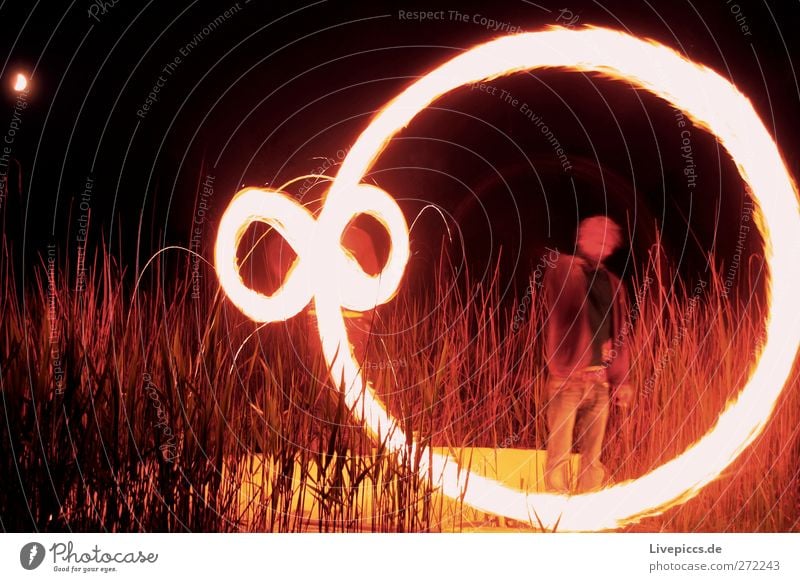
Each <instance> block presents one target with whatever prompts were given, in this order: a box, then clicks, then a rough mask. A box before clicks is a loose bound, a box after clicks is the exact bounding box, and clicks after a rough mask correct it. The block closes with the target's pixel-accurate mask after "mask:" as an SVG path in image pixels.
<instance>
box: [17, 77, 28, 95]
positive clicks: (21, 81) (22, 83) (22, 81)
mask: <svg viewBox="0 0 800 582" xmlns="http://www.w3.org/2000/svg"><path fill="white" fill-rule="evenodd" d="M27 86H28V78H27V77H26V76H25V75H23V74H22V73H17V78H16V80H15V81H14V91H24V90H25V88H26V87H27Z"/></svg>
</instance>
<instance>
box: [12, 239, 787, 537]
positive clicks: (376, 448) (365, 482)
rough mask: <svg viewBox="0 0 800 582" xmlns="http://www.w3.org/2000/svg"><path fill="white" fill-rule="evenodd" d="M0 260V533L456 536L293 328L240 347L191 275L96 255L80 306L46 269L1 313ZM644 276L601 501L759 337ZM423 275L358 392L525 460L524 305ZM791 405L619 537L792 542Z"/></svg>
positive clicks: (713, 410) (303, 331) (416, 428)
mask: <svg viewBox="0 0 800 582" xmlns="http://www.w3.org/2000/svg"><path fill="white" fill-rule="evenodd" d="M3 250H4V255H3V258H2V265H1V266H2V270H1V271H0V286H1V287H2V288H1V289H0V292H2V303H0V305H2V312H1V313H0V317H1V320H0V382H1V384H0V389H2V399H0V408H1V409H2V411H1V413H0V427H2V428H0V458H1V459H2V460H1V461H0V527H2V529H3V530H5V531H31V530H41V531H243V530H250V531H308V530H320V531H441V530H451V529H456V530H458V529H459V528H460V527H461V525H462V522H460V521H459V520H458V519H457V518H456V519H455V520H453V519H449V518H446V517H445V516H444V515H443V514H442V510H441V504H439V503H436V501H435V497H436V496H435V495H433V492H432V491H431V489H430V486H429V485H428V484H427V483H425V482H423V481H421V480H420V479H419V478H418V477H417V474H416V471H415V467H414V464H415V460H414V459H406V460H400V461H398V459H396V458H393V457H392V455H389V454H387V453H386V451H385V450H384V449H383V447H382V445H381V443H374V442H372V441H371V440H370V439H368V438H367V437H366V436H365V435H364V434H363V431H362V430H361V428H360V427H359V426H357V425H356V424H355V423H354V421H353V419H352V417H351V416H350V414H349V411H348V410H347V409H346V408H345V406H344V405H343V402H342V400H341V398H340V397H339V395H338V393H337V392H336V391H335V390H334V389H333V388H332V387H331V385H330V382H329V381H328V377H327V372H326V369H325V363H324V361H323V359H322V357H321V355H320V351H319V345H318V342H319V340H318V339H315V336H314V333H313V330H311V329H310V328H309V320H308V318H307V317H305V316H299V317H295V318H293V319H292V320H289V321H288V322H285V323H281V324H271V325H269V326H258V325H256V324H254V323H252V322H251V321H249V320H248V319H246V318H245V317H244V316H242V315H241V314H240V313H239V312H238V311H237V310H236V309H235V308H234V307H233V306H232V305H231V304H229V303H228V302H227V301H226V300H225V299H224V297H223V296H222V294H221V293H220V292H219V290H218V288H217V286H216V284H215V283H216V282H215V279H214V277H213V272H212V271H211V270H206V271H205V272H204V277H203V278H202V279H201V282H200V285H201V288H200V289H199V291H200V292H199V298H193V297H192V294H193V292H195V291H197V289H195V288H194V287H193V282H192V278H191V274H190V269H191V262H190V260H188V259H187V260H186V261H185V264H183V267H182V268H181V269H179V270H178V272H170V273H167V272H166V264H167V263H166V262H165V260H164V255H160V256H159V257H157V258H156V259H155V260H154V261H153V263H152V264H151V265H150V267H149V268H148V271H147V273H146V276H144V277H143V278H142V280H141V282H140V285H139V286H138V287H136V289H135V290H132V289H131V288H130V284H125V283H123V276H122V269H121V267H120V266H119V265H118V264H117V263H116V262H115V260H114V259H113V257H112V255H111V254H110V253H109V252H108V251H107V250H106V249H105V248H102V247H101V248H98V249H97V250H96V252H95V254H94V259H93V264H92V265H91V268H89V270H88V272H89V279H88V280H87V282H86V283H87V284H86V285H85V288H83V289H78V288H77V287H76V285H75V281H74V280H72V279H71V278H70V277H69V276H68V271H67V268H66V267H65V266H60V267H59V268H57V269H56V270H55V271H54V273H53V276H52V277H48V274H47V271H46V269H45V268H44V266H45V263H43V266H42V268H38V269H37V273H38V275H37V278H36V279H35V280H33V281H32V283H31V284H30V285H28V286H27V288H26V289H24V290H23V291H22V292H18V291H17V285H16V283H15V280H14V275H13V273H12V271H11V269H10V267H9V264H10V263H9V259H8V256H7V254H6V246H5V241H4V247H3ZM710 264H714V261H713V260H712V261H710ZM664 265H665V263H664V260H663V257H662V256H661V251H660V249H659V248H658V247H656V248H654V249H653V251H652V254H651V256H650V257H648V258H647V259H646V260H644V261H642V264H641V266H640V267H639V268H638V269H636V272H635V273H633V276H632V288H633V289H635V290H639V293H638V295H639V297H640V300H641V301H640V305H639V308H638V312H637V314H636V315H635V317H634V318H633V325H632V328H631V337H632V341H633V346H634V366H633V370H632V374H633V380H634V383H635V384H636V385H637V386H639V387H640V390H639V394H638V395H637V398H636V400H635V403H634V405H633V407H632V408H631V409H630V410H629V411H628V412H625V413H622V412H620V411H619V410H616V409H615V410H614V412H613V413H612V416H611V418H610V424H609V428H608V433H607V439H606V447H605V449H604V459H605V460H606V463H607V465H608V466H609V468H610V469H611V470H612V472H613V478H614V479H615V480H622V479H628V478H631V477H635V476H638V475H642V474H644V473H646V472H647V471H649V470H650V469H652V468H654V467H656V466H657V465H659V464H661V463H663V462H664V461H665V460H668V459H669V458H671V457H672V456H673V455H675V454H676V453H679V452H681V451H682V450H684V449H685V448H686V447H687V446H688V445H690V444H691V443H692V442H694V441H695V440H697V438H699V437H700V436H701V435H702V434H704V433H705V432H706V431H707V430H708V429H709V428H710V427H711V426H712V425H713V422H714V420H715V418H716V416H717V415H718V414H719V412H720V411H721V410H722V409H723V407H724V404H725V402H726V401H727V400H728V399H729V398H731V397H732V396H734V395H735V393H736V392H737V391H738V390H739V389H740V388H741V386H742V385H743V384H744V381H745V379H746V376H747V372H748V370H750V369H751V366H752V365H753V346H754V345H755V344H756V342H757V341H759V338H760V337H761V328H762V327H763V323H761V322H762V321H763V317H762V315H763V309H764V306H763V305H762V304H760V303H759V302H757V301H756V302H751V303H748V304H746V305H745V304H741V303H740V302H739V301H738V300H734V299H733V298H732V297H729V296H726V294H725V285H724V280H723V273H721V272H719V271H714V270H713V269H712V270H711V271H710V272H709V273H708V274H707V276H706V278H705V281H704V282H705V287H704V288H703V289H702V290H701V292H699V293H695V289H693V288H692V289H687V288H684V287H682V286H681V285H680V284H677V285H675V284H672V283H671V282H672V281H673V280H675V273H674V270H672V269H670V268H668V267H665V266H664ZM436 271H437V272H436V274H435V275H434V276H433V280H432V281H431V282H430V284H429V285H428V290H429V292H427V293H421V292H420V291H419V289H417V290H414V289H411V288H410V287H404V289H403V290H402V291H401V292H400V293H399V294H398V296H397V297H396V298H395V299H394V300H393V302H391V303H390V304H388V305H386V306H383V307H381V308H379V309H378V310H377V311H376V313H375V321H374V324H373V326H372V331H373V335H372V337H371V340H370V345H369V349H368V353H367V355H366V361H367V366H366V368H365V369H366V374H367V376H368V377H369V378H370V379H372V380H374V381H375V385H376V386H377V387H378V391H379V393H380V395H381V397H382V398H383V400H384V402H385V403H386V404H387V406H388V407H389V409H390V411H391V412H392V413H393V414H394V415H395V416H396V417H397V418H399V419H400V422H401V423H402V425H403V428H404V429H405V430H406V431H407V432H408V434H414V435H417V437H418V438H419V439H421V440H423V441H425V442H428V443H431V444H432V445H434V446H447V447H453V448H454V449H458V448H461V447H474V446H483V447H501V448H502V447H515V448H537V449H543V448H544V447H545V443H546V426H545V424H544V418H543V414H541V410H542V406H543V404H544V397H543V384H544V374H543V367H542V358H541V341H540V339H539V337H540V336H539V330H540V328H541V322H542V318H543V315H544V314H543V313H542V310H541V308H540V307H539V306H540V305H541V302H540V301H539V292H540V291H539V288H538V286H537V285H536V284H532V285H531V286H530V287H529V288H528V289H527V290H526V291H525V294H524V295H520V296H519V297H517V298H516V299H514V300H513V301H512V302H511V304H509V302H507V301H503V300H502V299H503V298H502V297H501V294H500V289H499V287H500V285H499V284H498V273H497V271H495V273H494V276H493V277H492V278H491V279H490V280H488V281H483V282H480V283H478V282H475V281H471V280H470V279H469V277H468V276H466V277H461V276H459V277H456V276H454V275H453V271H452V269H451V268H450V266H449V265H448V263H447V261H446V260H445V259H444V255H443V258H442V261H441V264H440V265H439V268H438V269H436ZM754 273H756V268H755V265H753V268H745V267H743V268H742V270H741V272H740V273H738V275H737V276H738V277H740V278H742V277H743V278H745V281H744V282H743V284H742V286H741V288H743V289H747V288H750V287H751V286H754V285H755V283H756V281H755V277H754ZM648 278H649V279H650V280H651V282H650V283H648V284H644V281H645V280H646V279H648ZM522 306H524V307H522ZM520 313H522V314H524V316H523V317H522V321H523V323H522V324H521V325H516V324H514V323H513V316H514V314H520ZM351 325H359V323H357V322H353V323H351ZM676 338H677V340H678V341H675V340H676ZM58 359H60V360H61V361H62V362H63V368H64V381H63V384H62V385H60V386H57V385H56V384H55V383H54V373H53V364H54V361H56V360H58ZM799 399H800V392H799V391H798V366H797V365H795V368H794V374H793V378H792V380H791V383H790V385H789V386H788V387H787V389H786V390H785V391H784V392H783V394H782V396H781V398H780V400H779V402H778V405H777V407H776V409H775V412H774V414H773V417H772V419H771V421H770V423H769V425H768V426H767V428H766V429H765V431H764V432H763V434H762V435H761V436H760V437H759V438H758V439H757V441H756V442H755V443H754V444H753V445H752V446H751V447H750V448H749V449H748V450H747V451H746V452H745V453H744V454H743V455H742V456H741V458H740V459H738V460H737V461H736V462H735V463H733V465H732V466H731V467H730V468H729V469H728V470H727V471H726V472H725V473H724V474H723V475H721V476H720V478H719V479H717V480H716V481H714V482H712V483H711V484H710V485H708V486H707V487H706V488H705V489H704V490H703V491H702V492H701V493H700V494H699V495H698V496H697V497H696V498H694V499H692V500H690V501H688V502H687V503H685V504H683V505H681V506H679V507H676V508H672V509H670V510H669V511H667V512H666V513H664V514H663V515H660V516H656V517H651V518H647V519H645V520H643V521H642V522H640V523H639V524H637V525H635V526H632V527H630V528H628V529H629V530H632V531H662V530H663V531H798V530H800V522H799V521H798V519H800V478H799V477H798V462H797V461H798V459H800V433H799V432H798V426H800V406H799V405H800V401H799ZM243 499H244V501H245V503H244V504H243V501H242V500H243Z"/></svg>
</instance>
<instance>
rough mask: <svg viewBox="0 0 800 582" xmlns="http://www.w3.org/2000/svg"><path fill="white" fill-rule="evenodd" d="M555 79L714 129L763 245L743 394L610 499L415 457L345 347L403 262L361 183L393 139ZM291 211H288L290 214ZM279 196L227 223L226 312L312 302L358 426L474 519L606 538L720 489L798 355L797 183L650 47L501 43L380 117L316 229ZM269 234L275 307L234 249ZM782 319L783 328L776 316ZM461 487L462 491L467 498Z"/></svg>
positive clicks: (742, 104) (752, 116) (557, 36)
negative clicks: (762, 286) (756, 339)
mask: <svg viewBox="0 0 800 582" xmlns="http://www.w3.org/2000/svg"><path fill="white" fill-rule="evenodd" d="M550 67H558V68H561V69H565V70H568V71H582V72H583V71H585V72H595V73H601V74H603V75H605V76H607V77H610V78H612V79H618V80H623V81H626V82H629V83H632V84H634V85H636V86H638V87H641V88H643V89H646V90H648V91H650V92H651V93H653V94H655V95H657V96H658V97H661V98H662V99H664V100H666V101H667V102H668V103H670V104H671V105H673V106H674V107H676V108H678V109H680V110H682V111H683V112H684V113H685V114H686V115H687V116H689V117H690V118H691V119H692V121H693V122H694V123H695V124H697V125H699V126H701V127H704V128H706V129H707V130H708V131H710V132H711V133H712V134H713V135H714V136H716V138H717V139H718V140H719V142H720V143H721V144H722V146H723V147H724V148H725V149H726V150H727V151H728V153H729V154H730V156H731V157H732V159H733V160H734V162H735V163H736V165H737V167H738V169H739V172H740V174H741V176H742V179H743V180H744V181H745V182H746V183H747V184H748V185H749V186H750V188H751V191H752V193H753V196H754V198H755V199H756V201H757V203H758V204H757V207H756V210H755V213H754V219H755V223H756V224H757V225H758V226H759V230H760V231H761V234H762V235H763V238H764V243H765V249H764V251H765V259H766V261H767V262H768V265H769V271H770V276H769V279H768V282H767V301H768V314H767V316H766V321H765V324H766V325H765V327H766V335H765V338H766V341H765V342H764V344H763V346H757V348H756V349H757V350H758V352H757V357H758V364H757V366H756V367H755V370H754V371H753V373H752V375H751V376H750V378H749V379H748V381H747V384H746V385H745V387H744V388H743V389H742V391H741V392H740V393H739V394H738V395H737V396H736V397H734V398H732V399H731V400H730V401H728V402H727V403H726V406H725V409H724V411H723V412H722V413H721V414H720V416H719V418H718V419H717V421H716V423H715V425H714V426H713V427H712V428H711V429H710V430H709V431H708V433H707V434H706V435H704V436H703V437H702V438H701V439H700V440H699V441H697V442H696V443H694V444H693V445H691V446H690V447H689V448H687V449H686V451H684V452H683V453H682V454H680V455H678V456H677V457H675V458H674V459H672V460H670V461H668V462H667V463H665V464H663V465H661V466H660V467H658V468H656V469H654V470H653V471H651V472H649V473H647V474H646V475H643V476H642V477H640V478H638V479H633V480H630V481H626V482H623V483H618V484H616V485H613V486H611V487H608V488H606V489H603V490H600V491H596V492H592V493H586V494H581V495H573V496H562V495H555V494H550V493H541V494H536V493H526V492H523V491H520V490H516V489H513V488H510V487H507V486H505V485H503V484H501V483H498V482H496V481H493V480H491V479H488V478H485V477H482V476H480V475H477V474H475V473H470V472H469V471H467V470H466V469H463V468H459V466H458V463H457V462H456V460H455V459H454V458H452V457H450V456H448V455H442V454H438V453H436V452H434V451H432V450H431V449H426V450H424V451H420V450H418V445H417V444H416V442H414V441H413V440H412V441H408V440H407V436H406V435H405V434H404V432H403V431H402V429H401V428H400V426H398V423H397V421H396V419H394V418H393V417H392V416H391V415H390V414H389V413H388V412H387V410H386V408H385V406H384V405H383V404H382V403H381V402H380V401H379V400H378V399H377V398H376V395H375V390H374V387H373V386H372V385H371V383H369V382H367V381H365V379H364V378H363V377H362V376H361V372H360V370H359V366H358V364H357V362H356V361H355V359H354V357H353V353H352V348H351V346H350V343H349V341H348V337H347V331H346V328H345V323H344V318H343V315H342V308H343V307H347V308H350V309H356V310H366V309H370V308H372V307H374V306H375V305H378V304H380V303H383V302H386V301H388V300H389V299H390V298H391V297H392V296H393V294H394V293H395V292H396V289H397V285H398V284H399V282H400V279H401V277H402V274H403V270H404V267H405V264H406V261H407V259H408V230H407V227H406V223H405V221H404V220H403V216H402V214H401V213H400V211H399V209H398V208H397V205H396V204H395V203H394V201H393V200H392V199H391V197H390V196H388V195H387V194H386V193H385V192H383V191H382V190H379V189H377V188H375V187H372V186H366V185H365V184H362V183H361V180H362V179H363V178H364V176H365V174H366V173H367V172H368V171H369V170H370V168H371V167H372V165H373V164H374V162H375V160H376V159H377V157H378V156H379V155H380V152H381V151H382V150H383V148H384V147H385V146H386V145H387V144H388V142H389V141H390V140H391V139H392V137H393V136H394V135H395V134H396V133H397V132H399V131H400V130H402V129H403V128H404V127H406V126H407V125H408V124H409V123H410V122H411V120H412V119H413V118H414V116H416V115H417V113H419V112H420V111H421V110H423V109H424V108H426V107H427V106H428V105H430V104H431V103H432V102H433V101H434V100H435V99H437V98H438V97H440V96H442V95H444V94H445V93H447V92H449V91H452V90H453V89H456V88H458V87H461V86H463V85H467V84H470V83H476V82H480V81H486V80H489V79H493V78H497V77H500V76H503V75H509V74H512V73H516V72H520V71H527V70H533V69H541V68H550ZM293 205H294V206H293ZM303 212H304V211H303V210H302V209H300V207H299V205H296V204H295V203H294V202H291V201H290V199H289V198H288V197H287V196H285V195H284V194H280V193H277V192H274V191H267V190H252V189H250V190H244V191H242V192H240V193H239V194H238V195H237V196H236V198H235V199H234V201H233V202H232V203H231V206H230V207H229V208H228V209H227V211H226V212H225V215H224V216H223V219H222V222H221V224H220V227H219V233H218V240H217V245H216V251H215V253H216V254H215V261H216V268H217V272H218V275H219V279H220V282H221V284H222V286H223V288H224V289H225V291H226V292H227V293H228V295H229V296H230V298H231V300H232V301H233V302H234V303H235V304H236V305H237V306H238V307H239V308H240V309H241V310H242V311H243V312H244V313H245V314H247V315H248V316H249V317H251V318H252V319H254V320H256V321H276V320H282V319H285V318H287V317H291V316H292V315H293V314H295V313H297V312H298V311H299V310H300V309H302V307H303V306H304V305H305V304H306V303H307V302H308V300H309V299H311V298H313V300H314V302H315V307H316V313H317V321H318V325H319V332H320V337H321V339H322V347H323V352H324V355H325V358H326V360H327V362H328V365H329V366H330V370H331V376H332V379H333V381H334V383H335V385H336V386H337V387H341V388H342V390H343V392H344V397H345V401H346V402H347V404H348V406H349V407H350V408H351V410H352V413H353V414H354V415H355V416H356V418H357V419H359V420H360V421H363V423H364V425H365V427H366V429H367V430H368V431H369V433H370V434H371V435H373V436H374V437H375V438H376V439H378V440H380V441H383V442H385V443H386V445H387V448H388V449H389V450H392V451H396V452H399V453H407V452H408V442H412V443H413V444H412V450H411V452H412V454H415V456H416V454H420V458H421V461H420V464H419V472H420V475H421V476H423V477H424V478H429V479H431V480H432V481H433V484H434V485H435V486H437V487H439V488H440V491H441V492H442V493H444V494H445V495H447V496H449V497H451V498H454V499H461V500H463V502H464V503H466V504H467V505H470V506H472V507H474V508H476V509H479V510H482V511H486V512H490V513H495V514H499V515H505V516H507V517H510V518H513V519H516V520H521V521H530V522H532V523H534V524H541V525H543V526H544V527H546V528H553V527H554V526H555V525H556V524H557V526H558V529H559V530H560V531H588V530H606V529H614V528H618V527H620V526H623V525H625V524H628V523H633V522H636V521H638V520H639V519H641V518H642V517H644V516H648V515H656V514H659V513H661V512H663V511H665V510H666V509H667V508H669V507H672V506H674V505H676V504H679V503H682V502H684V501H686V500H688V499H690V498H691V497H693V496H695V495H696V494H697V493H698V492H699V491H700V489H702V487H703V486H704V485H706V484H707V483H709V482H710V481H712V480H714V479H715V478H717V477H718V476H719V475H720V473H721V472H722V471H723V470H724V469H725V468H726V467H727V466H728V465H730V464H731V463H732V462H733V461H734V459H736V458H737V457H738V456H739V455H740V454H741V453H742V451H743V450H744V449H745V448H746V447H747V446H748V445H749V444H750V443H751V442H752V441H753V440H754V439H755V438H756V437H757V436H758V434H759V433H761V431H762V430H763V428H764V426H765V424H766V422H767V419H768V418H769V416H770V414H771V412H772V410H773V408H774V406H775V403H776V401H777V398H778V396H779V395H780V392H781V390H782V388H783V386H784V384H785V383H786V380H787V378H788V376H789V374H790V372H791V366H792V363H793V360H794V357H795V354H796V352H797V349H798V346H799V345H800V321H799V320H798V315H797V314H798V311H797V309H796V293H797V290H798V287H800V260H798V256H800V211H799V210H798V197H797V192H796V189H795V186H794V184H793V182H792V179H791V177H790V175H789V173H788V171H787V169H786V166H785V164H784V162H783V161H782V159H781V156H780V153H779V151H778V148H777V146H776V144H775V143H774V141H773V140H772V138H771V137H770V135H769V132H768V131H767V130H766V128H765V127H764V124H763V123H762V122H761V120H760V118H759V117H758V115H757V114H756V112H755V110H754V109H753V106H752V105H751V104H750V102H749V101H748V100H747V98H746V97H745V96H744V95H742V94H741V93H740V92H739V91H738V90H737V89H736V87H735V86H733V85H732V84H731V83H730V82H728V81H727V80H725V79H723V78H722V77H721V76H720V75H718V74H717V73H715V72H714V71H712V70H710V69H708V68H706V67H704V66H702V65H698V64H696V63H693V62H691V61H689V60H687V59H686V58H684V57H682V56H681V55H679V54H678V53H676V52H675V51H673V50H672V49H670V48H668V47H665V46H663V45H660V44H657V43H655V42H653V41H647V40H641V39H638V38H635V37H633V36H630V35H627V34H625V33H622V32H618V31H614V30H609V29H602V28H593V27H592V28H584V29H564V28H550V29H547V30H544V31H540V32H530V33H522V34H517V35H511V36H506V37H502V38H498V39H496V40H493V41H491V42H488V43H485V44H482V45H479V46H476V47H474V48H473V49H471V50H469V51H466V52H464V53H462V54H460V55H458V56H456V57H455V58H453V59H451V60H449V61H447V62H446V63H444V64H443V65H441V66H440V67H438V68H437V69H435V70H433V71H432V72H430V73H429V74H427V75H425V76H424V77H422V78H420V79H419V80H418V81H416V82H415V83H413V84H412V85H411V86H409V87H408V88H407V89H406V90H405V91H403V92H402V93H401V94H400V95H398V96H397V97H396V98H395V99H394V100H392V101H391V102H390V103H389V104H388V105H386V106H385V107H384V108H383V109H382V110H381V111H380V112H379V113H378V114H377V115H376V116H375V118H374V119H373V120H372V122H371V123H370V125H369V126H368V127H367V128H366V129H365V130H364V132H363V133H362V134H361V135H360V136H359V138H358V140H357V141H356V143H355V144H354V145H353V147H352V148H351V149H350V151H349V153H348V155H347V157H346V158H345V160H344V161H343V163H342V166H341V168H340V170H339V172H338V174H337V176H336V179H335V180H334V182H333V184H332V185H331V188H330V190H329V192H328V194H327V197H326V200H325V204H324V206H323V208H322V211H321V213H320V216H319V218H318V219H317V220H316V221H314V220H313V219H312V218H311V217H310V216H308V215H307V214H303ZM362 212H366V213H369V214H371V215H372V216H373V217H375V218H376V219H378V220H379V221H380V222H381V223H382V224H383V225H384V227H386V228H387V230H388V231H389V235H390V238H391V240H392V250H391V252H390V257H389V260H388V262H387V265H386V267H385V268H384V271H383V273H381V274H379V275H378V276H377V277H374V278H370V277H368V276H367V275H366V274H365V273H363V271H361V269H360V267H358V265H357V264H356V263H355V261H354V259H353V258H352V257H350V256H349V255H348V253H347V252H346V251H344V249H343V248H342V246H341V234H342V232H343V230H344V228H345V227H346V226H347V224H348V223H349V222H350V220H352V218H353V216H355V215H356V214H358V213H362ZM255 220H260V221H263V222H267V223H269V224H271V225H273V226H274V227H275V228H276V229H278V230H279V231H280V233H281V234H282V235H283V236H284V237H286V240H287V241H288V242H289V244H290V245H292V247H293V248H294V250H295V252H296V253H297V255H298V260H297V262H296V264H295V268H294V270H293V271H292V272H291V273H290V276H289V277H287V281H286V282H285V283H284V287H283V288H282V289H280V290H279V291H278V292H276V294H275V295H273V296H272V297H265V296H263V295H260V294H259V293H257V292H255V291H253V290H252V289H249V288H247V287H246V286H245V285H244V284H243V283H242V280H241V277H240V275H239V273H238V270H237V261H236V246H237V244H238V242H239V240H240V238H241V236H242V234H243V233H244V230H245V228H246V227H247V226H248V225H249V224H250V223H251V222H253V221H255ZM776 314H779V315H780V316H779V317H776V316H775V315H776ZM467 482H469V487H467Z"/></svg>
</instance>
